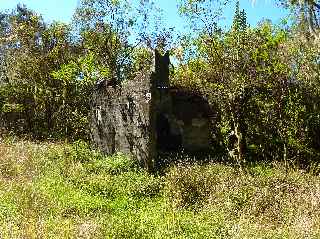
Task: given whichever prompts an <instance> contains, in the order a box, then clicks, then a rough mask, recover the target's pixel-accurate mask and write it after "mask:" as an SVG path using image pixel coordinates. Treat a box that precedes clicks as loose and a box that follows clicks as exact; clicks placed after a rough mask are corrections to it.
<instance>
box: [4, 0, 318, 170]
mask: <svg viewBox="0 0 320 239" xmlns="http://www.w3.org/2000/svg"><path fill="white" fill-rule="evenodd" d="M179 2H180V6H181V9H180V10H181V14H182V15H183V16H186V17H187V19H188V20H191V22H192V25H191V26H190V31H194V33H193V34H191V35H189V34H187V36H180V38H178V39H182V40H181V41H179V42H178V41H177V42H176V46H177V47H176V48H175V49H172V54H174V55H175V56H176V60H175V64H176V67H175V72H172V75H171V76H172V82H173V84H174V85H177V86H179V87H183V88H187V89H189V90H192V91H196V92H197V93H198V94H201V95H202V96H204V97H205V98H206V99H207V100H208V101H209V102H210V103H211V104H212V105H214V109H215V110H217V111H218V114H217V115H218V119H219V120H218V122H217V125H216V127H215V128H216V129H217V131H216V132H212V134H213V135H214V137H215V140H214V142H215V146H217V145H218V146H219V147H220V148H219V151H223V152H224V153H225V155H224V156H225V157H224V158H226V157H229V158H231V159H233V161H234V162H236V163H237V164H239V165H240V164H243V163H245V162H247V161H252V160H269V161H270V160H283V161H285V162H287V163H297V162H298V163H300V164H302V165H310V162H317V161H318V159H319V155H320V139H319V136H318V135H319V127H320V121H319V117H320V108H319V96H320V85H319V70H320V67H319V50H318V45H317V44H318V40H317V39H315V38H313V37H312V36H310V35H308V33H307V32H305V29H306V28H305V25H304V24H303V22H298V21H296V22H293V23H292V24H291V25H288V24H286V25H280V26H274V25H272V24H271V23H270V22H269V21H263V22H261V23H260V24H258V26H255V27H251V26H249V24H248V23H247V18H246V13H245V11H243V10H242V11H241V10H240V6H239V3H238V4H237V5H236V10H235V15H234V20H233V24H232V26H231V27H230V29H229V30H225V31H223V30H222V29H221V28H219V26H218V22H217V19H216V18H215V17H216V16H218V15H219V14H221V12H219V11H218V12H214V13H213V12H211V10H210V9H211V5H210V4H215V3H216V4H218V5H219V4H220V3H221V2H220V1H209V0H206V1H191V2H190V1H179ZM151 5H152V4H151ZM151 5H148V4H147V2H145V3H142V2H141V5H140V6H139V7H138V8H137V9H135V11H138V12H139V14H138V15H139V16H140V15H141V14H140V13H143V14H145V15H143V14H142V15H143V16H145V17H144V18H143V19H142V18H140V17H137V18H136V17H135V14H134V12H133V11H132V9H134V8H130V7H129V5H128V1H125V0H124V1H108V0H105V1H97V0H89V1H81V2H80V5H79V8H78V9H77V11H76V14H75V22H74V23H75V24H74V25H65V24H59V23H53V24H50V25H48V24H46V23H45V22H44V21H43V20H42V18H41V17H40V16H38V15H37V14H36V13H34V12H32V11H30V10H28V9H27V8H26V7H23V6H18V7H17V9H16V10H15V11H13V12H12V13H10V14H7V13H6V14H2V17H1V24H0V25H1V29H0V30H1V31H0V51H1V53H3V54H2V55H1V59H0V60H1V63H0V68H1V69H0V72H1V73H0V74H1V81H0V107H1V108H0V118H1V119H7V120H3V121H9V122H8V123H7V124H6V125H5V126H7V128H8V129H9V130H14V131H15V133H26V134H31V136H33V137H36V138H51V139H52V138H54V139H60V138H71V139H73V140H74V139H79V138H82V139H88V138H89V136H88V135H89V127H88V126H89V123H88V112H89V107H90V98H91V97H90V92H91V89H92V87H93V85H94V83H95V82H96V81H97V80H99V79H105V78H110V77H112V78H114V79H116V80H117V81H118V83H119V82H120V81H121V80H123V79H130V77H133V76H134V73H135V71H138V70H141V69H150V64H151V62H152V61H150V59H149V58H150V57H151V54H150V50H149V49H148V47H151V46H152V47H154V45H155V43H154V42H153V41H156V42H157V44H158V46H159V47H160V48H165V46H164V44H165V43H166V42H170V41H171V40H172V38H171V36H170V34H168V32H166V31H164V32H162V35H161V33H155V34H151V30H150V29H149V30H150V34H148V32H147V30H148V27H147V26H146V24H150V25H151V23H150V22H149V20H150V19H151V17H150V16H149V15H150V14H147V13H148V11H151V10H152V7H150V6H151ZM217 9H219V8H217ZM109 13H112V16H113V17H110V14H109ZM142 15H141V16H142ZM199 17H202V19H199ZM193 28H194V29H193ZM132 32H136V35H137V37H136V38H137V39H136V41H137V42H139V43H142V44H137V45H135V44H134V43H133V42H134V40H129V39H131V38H130V37H132V35H131V34H132ZM151 35H152V36H151ZM153 35H155V36H153ZM135 46H136V47H135ZM147 46H148V47H147ZM161 50H163V49H161ZM10 121H13V123H12V122H11V123H10ZM221 149H222V150H221Z"/></svg>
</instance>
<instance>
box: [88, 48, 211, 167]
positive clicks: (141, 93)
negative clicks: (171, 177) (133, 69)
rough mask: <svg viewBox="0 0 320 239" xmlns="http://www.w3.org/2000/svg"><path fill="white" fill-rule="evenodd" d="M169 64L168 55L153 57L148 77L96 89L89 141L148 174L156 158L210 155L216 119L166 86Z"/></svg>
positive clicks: (192, 98) (194, 98)
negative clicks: (126, 157)
mask: <svg viewBox="0 0 320 239" xmlns="http://www.w3.org/2000/svg"><path fill="white" fill-rule="evenodd" d="M169 64H170V60H169V54H168V53H166V54H165V55H164V56H161V55H160V54H159V53H158V51H155V66H154V70H153V71H152V72H147V73H145V72H140V73H139V74H137V76H136V77H135V78H134V79H133V80H128V81H125V82H123V83H122V84H121V85H119V84H112V81H110V80H103V81H100V82H99V83H97V85H96V87H95V89H94V92H93V98H92V109H91V114H90V119H91V120H90V122H91V123H90V124H91V138H92V141H93V143H94V144H95V146H96V147H98V148H99V149H100V150H101V151H102V152H103V153H106V154H114V153H116V152H122V153H125V154H128V155H131V157H133V158H134V159H136V160H138V161H139V162H140V163H141V164H142V165H144V167H146V168H148V169H151V168H152V167H153V164H154V159H156V156H157V154H158V152H163V151H179V150H184V151H191V152H194V151H207V150H208V149H210V147H211V133H212V127H213V121H214V120H213V119H214V113H213V112H212V110H211V107H210V105H209V104H208V102H207V101H206V100H205V99H204V98H202V97H200V96H199V95H196V94H194V93H191V92H188V91H186V90H183V89H179V88H175V87H171V86H170V82H169Z"/></svg>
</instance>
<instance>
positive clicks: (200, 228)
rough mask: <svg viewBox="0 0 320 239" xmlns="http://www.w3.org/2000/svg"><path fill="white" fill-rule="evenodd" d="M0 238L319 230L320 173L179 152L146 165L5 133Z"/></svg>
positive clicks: (264, 234) (271, 234) (285, 234)
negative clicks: (159, 168)
mask: <svg viewBox="0 0 320 239" xmlns="http://www.w3.org/2000/svg"><path fill="white" fill-rule="evenodd" d="M186 161H188V162H190V160H186ZM0 238H320V179H319V177H318V176H315V175H312V174H311V173H307V172H304V171H299V170H297V169H291V170H285V169H284V168H283V167H282V166H281V165H264V164H261V165H255V166H251V167H249V168H248V169H247V170H246V171H242V172H239V171H238V170H237V169H236V168H233V167H232V166H227V165H224V164H221V163H207V164H203V165H198V164H195V163H181V162H180V163H178V164H176V165H173V166H171V167H170V168H168V169H167V170H166V171H165V173H164V174H161V175H151V174H148V173H147V172H145V171H144V170H142V169H141V168H139V167H138V166H137V165H136V164H135V162H134V161H132V160H130V159H129V158H127V157H125V156H124V155H121V154H117V155H114V156H112V157H105V156H103V155H101V154H100V153H99V152H97V151H94V150H91V149H90V148H89V147H88V145H87V144H86V143H84V142H80V141H79V142H76V143H73V144H67V143H35V142H30V141H14V140H13V141H12V140H6V141H2V142H1V143H0Z"/></svg>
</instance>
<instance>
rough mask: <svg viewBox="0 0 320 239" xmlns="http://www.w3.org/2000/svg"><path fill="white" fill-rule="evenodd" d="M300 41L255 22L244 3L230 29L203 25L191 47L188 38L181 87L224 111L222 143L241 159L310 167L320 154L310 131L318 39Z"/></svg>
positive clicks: (178, 76) (179, 75)
mask: <svg viewBox="0 0 320 239" xmlns="http://www.w3.org/2000/svg"><path fill="white" fill-rule="evenodd" d="M196 2H197V1H196ZM195 11H196V10H195ZM198 11H205V10H204V9H200V10H199V9H198ZM195 13H196V12H195ZM203 13H204V14H205V12H203ZM206 16H209V15H206ZM187 17H190V16H189V15H187ZM297 41H299V40H298V39H297V38H296V35H295V32H289V31H286V30H284V29H281V28H279V27H274V26H272V25H271V24H270V23H269V22H263V23H261V24H260V25H259V26H258V27H255V28H251V27H249V26H248V25H247V21H246V13H245V12H244V11H243V10H242V11H241V10H240V6H239V2H237V4H236V9H235V15H234V19H233V24H232V27H231V29H230V30H229V31H227V32H222V31H221V30H219V29H218V28H216V29H215V30H214V31H212V32H209V31H207V29H206V28H205V27H204V28H203V33H202V34H199V36H197V37H196V38H195V40H194V41H193V42H192V44H189V45H186V44H184V43H182V45H185V46H187V47H186V48H185V49H184V51H185V52H186V53H185V54H183V55H186V58H185V59H180V61H181V63H180V65H179V68H178V71H177V73H176V76H175V84H176V85H179V86H182V87H185V88H188V89H190V90H193V91H196V92H198V93H199V94H201V95H203V96H204V97H206V98H207V99H208V101H209V102H210V103H211V104H212V105H213V106H214V107H215V108H216V109H217V110H218V111H219V122H218V129H219V132H216V137H217V138H216V140H217V141H220V144H221V145H223V146H224V148H225V149H226V151H227V152H228V154H229V157H231V158H233V159H234V161H235V162H237V163H238V164H242V163H244V162H245V161H247V160H260V159H263V160H284V161H286V162H287V163H289V162H290V163H297V162H299V163H302V164H305V165H308V163H307V162H310V161H311V158H312V160H317V159H318V157H319V151H318V150H319V148H318V147H314V146H312V142H313V141H314V138H313V139H312V138H311V137H310V134H309V133H307V132H310V133H311V131H310V128H309V127H308V126H307V124H308V123H307V122H308V120H307V119H308V118H309V117H310V116H311V115H314V112H312V111H311V108H312V107H313V110H315V109H316V106H315V105H317V103H316V101H314V100H315V99H316V98H317V95H318V93H317V90H316V89H318V86H316V84H317V83H316V82H317V78H318V77H317V74H318V73H316V72H319V63H318V60H315V58H314V57H315V55H317V50H316V49H315V47H316V43H315V42H314V43H311V42H309V43H300V44H297ZM300 41H301V40H300ZM293 42H295V43H293ZM189 49H190V50H189ZM190 51H193V54H192V55H191V57H190V54H189V53H188V52H190ZM307 59H308V60H307ZM302 61H303V63H302ZM302 65H303V66H302ZM307 69H308V70H307ZM306 79H308V80H307V81H308V83H306ZM311 85H313V86H312V87H313V90H311V88H310V87H311ZM311 92H313V93H311ZM311 98H312V99H311ZM309 104H311V105H313V106H311V105H309ZM316 114H317V113H316ZM311 134H312V133H311Z"/></svg>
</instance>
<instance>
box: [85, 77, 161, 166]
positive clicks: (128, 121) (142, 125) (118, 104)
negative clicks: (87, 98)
mask: <svg viewBox="0 0 320 239" xmlns="http://www.w3.org/2000/svg"><path fill="white" fill-rule="evenodd" d="M150 77H151V75H150V74H145V75H142V74H140V75H138V76H137V77H136V78H135V79H134V80H132V81H127V82H124V83H123V84H122V86H121V87H120V86H109V85H108V81H103V82H101V83H100V84H99V85H98V86H97V88H96V90H95V92H94V94H93V103H92V111H91V115H90V119H91V132H92V134H91V135H92V140H93V142H94V143H95V145H96V146H98V147H99V148H100V149H101V150H102V152H104V153H106V154H113V153H115V152H122V153H125V154H129V155H132V156H134V157H135V158H136V159H137V160H138V161H139V162H140V163H141V164H143V165H144V166H145V167H152V160H153V158H154V157H155V155H154V153H155V149H154V147H155V146H154V133H153V130H152V128H153V127H154V126H153V125H152V121H151V118H152V117H151V116H150V114H151V112H152V111H151V107H152V103H151V100H152V97H151V94H152V93H151V82H150Z"/></svg>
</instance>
